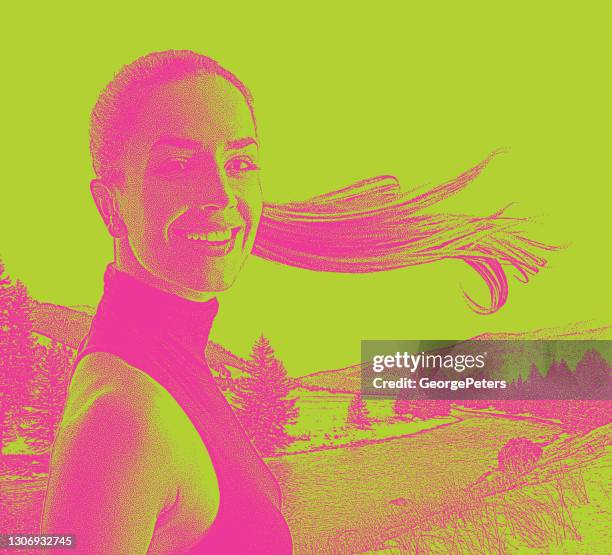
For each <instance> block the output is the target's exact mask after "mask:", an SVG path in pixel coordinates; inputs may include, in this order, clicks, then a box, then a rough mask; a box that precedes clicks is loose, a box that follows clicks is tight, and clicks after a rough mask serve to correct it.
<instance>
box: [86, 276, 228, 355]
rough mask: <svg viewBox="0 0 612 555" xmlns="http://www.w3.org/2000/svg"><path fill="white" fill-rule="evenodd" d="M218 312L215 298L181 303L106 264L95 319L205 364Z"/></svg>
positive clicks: (182, 299) (180, 300)
mask: <svg viewBox="0 0 612 555" xmlns="http://www.w3.org/2000/svg"><path fill="white" fill-rule="evenodd" d="M218 310H219V301H218V299H217V297H213V298H212V299H210V300H208V301H204V302H198V301H191V300H188V299H184V298H182V297H178V296H175V295H172V294H171V293H167V292H165V291H162V290H160V289H156V288H154V287H152V286H150V285H148V284H146V283H145V282H143V281H141V280H139V279H136V278H135V277H133V276H131V275H129V274H127V273H125V272H122V271H120V270H118V269H117V268H116V266H115V265H114V264H109V265H108V266H107V268H106V272H105V274H104V294H103V296H102V299H101V301H100V304H99V306H98V311H97V313H96V319H97V320H98V324H104V323H106V325H110V326H112V327H120V328H123V329H124V330H132V331H133V332H135V333H137V335H138V337H139V338H142V339H143V340H144V341H161V342H168V343H173V344H175V345H176V346H180V347H182V348H184V349H185V350H186V351H187V352H189V353H190V354H191V355H192V356H194V357H196V358H197V359H199V360H201V361H203V362H205V358H204V350H205V347H206V344H207V342H208V337H209V334H210V330H211V328H212V324H213V321H214V319H215V316H216V315H217V312H218ZM121 335H123V334H121ZM126 340H127V337H126ZM143 348H145V346H144V345H143Z"/></svg>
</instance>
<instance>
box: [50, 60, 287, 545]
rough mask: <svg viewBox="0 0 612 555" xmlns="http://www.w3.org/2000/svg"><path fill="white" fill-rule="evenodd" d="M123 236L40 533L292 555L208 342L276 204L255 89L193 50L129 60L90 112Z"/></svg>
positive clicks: (100, 174)
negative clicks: (263, 156) (267, 203)
mask: <svg viewBox="0 0 612 555" xmlns="http://www.w3.org/2000/svg"><path fill="white" fill-rule="evenodd" d="M91 153H92V158H93V164H94V169H95V170H96V173H97V178H96V179H94V180H93V181H92V184H91V191H92V195H93V198H94V201H95V203H96V206H97V208H98V211H99V213H100V215H101V217H102V219H103V220H104V222H105V224H106V225H107V227H108V230H109V232H110V234H111V235H112V237H113V238H114V250H115V260H114V262H113V264H111V265H109V267H108V268H107V271H106V274H105V283H104V295H103V297H102V300H101V301H100V304H99V306H98V309H97V312H96V315H95V317H94V319H93V322H92V325H91V328H90V330H89V333H88V335H87V337H86V338H85V340H84V341H83V343H82V344H81V345H80V348H79V350H78V353H77V358H76V367H75V371H74V374H73V377H72V379H71V383H70V388H69V393H68V400H67V404H66V409H65V413H64V417H63V421H62V426H61V428H60V431H59V433H58V436H57V439H56V441H55V444H54V447H53V453H52V460H51V470H50V475H49V483H48V489H47V494H46V499H45V506H44V513H43V518H42V531H43V532H44V533H52V532H54V531H58V530H64V529H66V530H67V529H70V530H72V531H73V532H74V533H75V534H76V536H77V537H78V546H77V549H78V550H79V552H80V553H88V554H89V553H134V554H135V553H145V552H146V553H184V552H193V553H203V552H206V553H290V552H291V543H292V542H291V535H290V533H289V529H288V527H287V524H286V522H285V520H284V518H283V516H282V513H281V511H280V509H281V500H280V492H279V488H278V485H277V483H276V481H275V479H274V477H273V476H272V474H271V473H270V471H269V470H268V469H267V467H266V465H265V464H264V463H263V461H262V459H261V458H260V457H259V456H258V454H257V453H256V452H255V449H254V448H253V446H252V445H251V443H250V441H249V440H248V438H247V436H246V434H245V432H244V430H243V429H242V428H241V426H240V424H239V423H238V421H237V419H236V416H235V415H234V413H233V412H232V410H231V408H230V407H229V405H228V403H227V402H226V400H225V398H224V397H223V396H222V394H221V393H220V391H219V390H218V389H217V387H216V385H215V383H214V380H213V377H212V375H211V372H210V369H209V368H208V366H207V364H206V360H205V357H204V352H205V347H206V343H207V341H208V334H209V332H210V328H211V326H212V322H213V320H214V317H215V315H216V313H217V309H218V302H217V299H216V297H215V292H218V291H223V290H225V289H227V288H228V287H230V286H231V285H232V283H233V282H234V280H235V279H236V276H237V274H238V272H239V270H240V268H241V266H242V264H243V262H244V260H245V258H246V257H247V256H248V254H249V252H250V251H251V249H252V246H253V242H254V239H255V233H256V230H257V226H258V223H259V220H260V217H261V212H262V193H261V186H260V182H259V173H258V169H259V168H258V166H257V153H258V146H257V130H256V126H255V119H254V117H253V111H252V103H251V100H250V95H249V94H248V92H247V91H246V88H245V87H244V86H243V85H242V84H241V83H240V82H239V81H238V80H237V79H236V78H235V77H234V76H233V75H232V74H230V73H229V72H227V71H226V70H224V69H222V68H221V67H220V66H218V65H217V64H216V63H214V62H213V61H212V60H209V59H208V58H205V57H203V56H200V55H197V54H195V53H192V52H181V51H170V52H163V53H155V54H150V55H149V56H146V57H144V58H141V59H139V60H137V61H136V62H134V63H133V64H132V65H130V66H127V67H126V68H124V69H123V70H122V72H120V73H119V75H118V76H117V77H116V78H115V80H114V81H113V82H112V83H111V84H110V85H109V86H108V87H107V88H106V89H105V91H104V92H103V93H102V95H101V96H100V99H99V101H98V104H97V105H96V107H95V109H94V111H93V115H92V127H91Z"/></svg>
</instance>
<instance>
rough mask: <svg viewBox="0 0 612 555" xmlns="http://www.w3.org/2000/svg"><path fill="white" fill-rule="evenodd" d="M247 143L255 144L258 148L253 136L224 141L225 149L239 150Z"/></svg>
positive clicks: (247, 144)
mask: <svg viewBox="0 0 612 555" xmlns="http://www.w3.org/2000/svg"><path fill="white" fill-rule="evenodd" d="M249 145H255V146H256V147H257V148H259V145H258V144H257V141H256V140H255V139H254V138H253V137H243V138H242V139H236V140H234V141H228V142H227V143H225V150H240V149H241V148H244V147H246V146H249Z"/></svg>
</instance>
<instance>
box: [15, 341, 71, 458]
mask: <svg viewBox="0 0 612 555" xmlns="http://www.w3.org/2000/svg"><path fill="white" fill-rule="evenodd" d="M38 348H39V349H38V352H39V356H38V360H39V363H38V364H37V367H36V373H35V375H34V376H33V377H32V380H31V381H30V395H31V399H32V400H31V406H30V407H29V418H28V424H27V425H25V426H23V436H24V437H25V440H26V443H27V444H28V445H29V446H30V448H31V450H32V451H33V452H35V453H43V452H45V451H47V450H48V449H49V447H50V446H51V444H52V443H53V440H54V438H55V435H56V433H57V431H58V428H59V425H60V421H61V418H62V414H63V411H64V405H65V403H66V393H67V386H68V381H69V378H70V374H71V370H72V350H71V349H70V348H69V347H66V346H65V345H62V344H61V343H59V342H57V341H52V342H51V343H50V344H49V345H47V346H43V345H39V346H38Z"/></svg>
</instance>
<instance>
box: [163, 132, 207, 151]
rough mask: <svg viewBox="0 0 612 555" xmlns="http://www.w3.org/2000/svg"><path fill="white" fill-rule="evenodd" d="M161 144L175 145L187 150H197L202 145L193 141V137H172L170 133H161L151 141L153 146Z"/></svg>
mask: <svg viewBox="0 0 612 555" xmlns="http://www.w3.org/2000/svg"><path fill="white" fill-rule="evenodd" d="M162 145H167V146H175V147H177V148H188V149H189V150H198V149H199V148H201V146H202V145H201V144H200V143H199V142H198V141H194V140H193V139H184V138H182V137H173V136H172V135H162V136H161V137H160V138H159V139H157V141H155V142H154V143H153V147H156V146H162Z"/></svg>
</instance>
